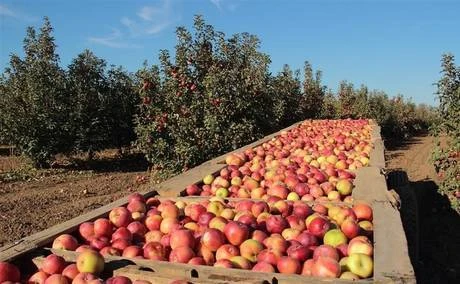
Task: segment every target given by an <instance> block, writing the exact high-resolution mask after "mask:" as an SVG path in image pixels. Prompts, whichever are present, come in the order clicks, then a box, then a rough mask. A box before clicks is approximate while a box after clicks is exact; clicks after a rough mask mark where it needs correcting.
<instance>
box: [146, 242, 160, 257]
mask: <svg viewBox="0 0 460 284" xmlns="http://www.w3.org/2000/svg"><path fill="white" fill-rule="evenodd" d="M143 249H144V253H143V255H144V258H146V259H153V260H166V259H165V257H166V249H165V247H164V246H163V245H162V244H161V243H159V242H150V243H147V244H145V245H144V248H143Z"/></svg>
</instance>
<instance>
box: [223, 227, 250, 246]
mask: <svg viewBox="0 0 460 284" xmlns="http://www.w3.org/2000/svg"><path fill="white" fill-rule="evenodd" d="M224 234H225V237H226V238H227V240H228V241H229V243H230V244H232V245H234V246H239V245H240V244H241V243H242V242H244V241H245V240H246V239H248V237H249V229H248V227H247V226H246V225H245V224H243V223H240V222H236V221H230V222H228V223H227V224H226V225H225V227H224Z"/></svg>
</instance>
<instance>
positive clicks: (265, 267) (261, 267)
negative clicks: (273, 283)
mask: <svg viewBox="0 0 460 284" xmlns="http://www.w3.org/2000/svg"><path fill="white" fill-rule="evenodd" d="M252 271H256V272H267V273H275V272H276V271H275V268H274V267H273V265H271V264H270V263H267V262H258V263H256V264H255V265H254V266H253V267H252Z"/></svg>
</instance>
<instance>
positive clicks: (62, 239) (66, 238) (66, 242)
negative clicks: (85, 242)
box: [52, 234, 78, 251]
mask: <svg viewBox="0 0 460 284" xmlns="http://www.w3.org/2000/svg"><path fill="white" fill-rule="evenodd" d="M77 247H78V241H77V239H76V238H75V237H73V236H72V235H69V234H63V235H60V236H59V237H57V238H56V239H54V241H53V245H52V248H53V249H63V250H71V251H74V250H76V249H77Z"/></svg>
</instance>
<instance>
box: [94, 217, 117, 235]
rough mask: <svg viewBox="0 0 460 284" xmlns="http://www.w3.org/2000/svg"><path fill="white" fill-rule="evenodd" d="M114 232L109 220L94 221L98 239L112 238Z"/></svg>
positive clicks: (95, 233)
mask: <svg viewBox="0 0 460 284" xmlns="http://www.w3.org/2000/svg"><path fill="white" fill-rule="evenodd" d="M112 232H113V225H112V223H111V222H110V220H109V219H106V218H99V219H97V220H96V221H94V235H95V236H96V237H103V236H104V237H110V236H111V235H112Z"/></svg>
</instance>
